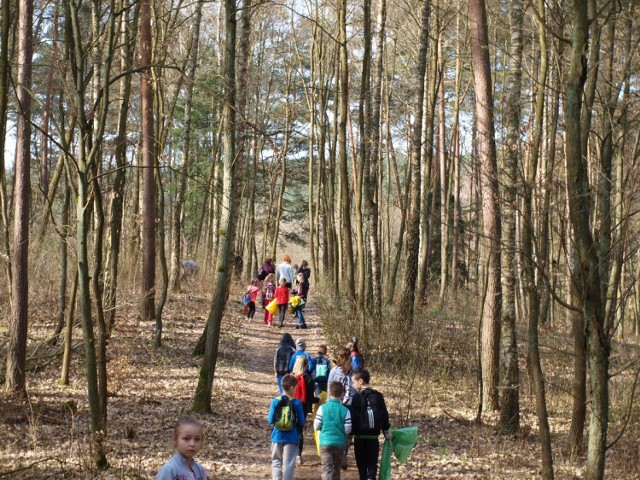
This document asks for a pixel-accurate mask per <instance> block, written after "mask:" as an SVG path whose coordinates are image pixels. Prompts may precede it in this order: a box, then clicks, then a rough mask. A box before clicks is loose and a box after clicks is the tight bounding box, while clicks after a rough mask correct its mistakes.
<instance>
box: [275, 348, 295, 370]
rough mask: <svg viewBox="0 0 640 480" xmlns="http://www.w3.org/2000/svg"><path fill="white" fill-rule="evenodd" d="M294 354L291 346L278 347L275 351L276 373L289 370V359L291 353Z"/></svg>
mask: <svg viewBox="0 0 640 480" xmlns="http://www.w3.org/2000/svg"><path fill="white" fill-rule="evenodd" d="M293 354H294V351H293V348H291V347H279V348H278V351H277V352H276V364H275V367H276V372H278V373H286V372H288V371H289V361H290V360H291V355H293Z"/></svg>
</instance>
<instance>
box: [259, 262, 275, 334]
mask: <svg viewBox="0 0 640 480" xmlns="http://www.w3.org/2000/svg"><path fill="white" fill-rule="evenodd" d="M275 281H276V276H275V274H273V273H270V274H269V275H267V278H265V279H264V285H265V287H264V292H262V298H263V300H264V301H263V302H262V306H263V307H266V306H267V305H269V303H271V301H272V300H273V299H274V298H275V295H276V285H275ZM264 324H265V325H269V326H270V327H272V326H273V315H272V314H271V312H270V311H269V310H267V309H266V308H265V309H264Z"/></svg>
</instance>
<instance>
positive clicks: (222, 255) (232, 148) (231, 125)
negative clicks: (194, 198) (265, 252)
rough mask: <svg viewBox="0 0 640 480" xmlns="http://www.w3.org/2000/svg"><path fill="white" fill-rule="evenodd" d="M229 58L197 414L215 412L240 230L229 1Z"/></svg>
mask: <svg viewBox="0 0 640 480" xmlns="http://www.w3.org/2000/svg"><path fill="white" fill-rule="evenodd" d="M224 6H225V10H224V11H225V25H226V38H225V57H224V74H223V81H224V108H223V119H224V120H223V121H224V123H223V131H224V164H223V167H222V175H223V197H222V198H223V205H222V220H221V222H220V227H221V228H220V230H219V236H220V240H219V243H218V255H217V260H216V271H215V280H214V288H213V291H214V294H213V298H212V300H211V302H212V303H211V310H210V311H209V318H208V319H207V327H206V328H207V337H206V345H205V354H204V358H203V360H202V366H201V367H200V375H199V378H198V386H197V387H196V392H195V396H194V398H193V409H194V410H195V411H197V412H211V396H212V389H213V377H214V374H215V368H216V361H217V358H218V345H219V341H220V327H221V325H222V317H223V314H224V310H225V307H226V304H227V299H228V298H229V286H230V284H231V272H232V265H233V257H232V250H233V244H234V240H235V231H236V214H237V210H238V208H237V203H238V202H237V199H236V195H237V193H236V192H235V191H234V190H236V189H235V188H234V187H235V181H236V169H237V168H238V163H239V162H240V159H239V158H236V138H235V133H236V130H235V128H236V125H235V122H236V110H235V108H236V101H235V87H236V85H235V83H236V78H235V63H236V2H235V0H225V3H224Z"/></svg>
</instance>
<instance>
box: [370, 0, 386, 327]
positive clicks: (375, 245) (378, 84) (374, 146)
mask: <svg viewBox="0 0 640 480" xmlns="http://www.w3.org/2000/svg"><path fill="white" fill-rule="evenodd" d="M386 21H387V2H386V0H380V2H379V5H378V21H377V23H378V36H377V52H376V57H375V63H374V67H373V69H374V71H373V82H374V85H373V98H372V105H371V107H372V113H371V126H370V130H371V133H370V136H371V156H370V165H369V178H368V181H367V182H365V188H366V189H368V192H369V193H368V195H367V198H366V202H367V203H366V205H365V207H366V209H367V225H368V229H369V255H370V257H371V282H372V293H373V303H372V305H371V314H372V316H373V320H374V323H375V324H376V325H377V326H378V327H380V326H381V325H380V322H381V320H382V272H383V269H382V265H381V263H382V262H381V258H380V244H379V238H381V237H380V236H379V234H378V229H379V218H380V214H379V208H380V206H381V205H382V193H381V192H380V193H379V194H378V195H377V196H376V194H375V188H376V186H377V185H378V184H380V185H381V184H382V181H383V180H382V175H381V173H382V161H381V154H380V152H381V141H380V129H381V121H380V108H381V104H382V75H383V70H384V69H383V65H384V55H385V52H386V49H385V41H386V30H385V27H386ZM376 197H377V198H376Z"/></svg>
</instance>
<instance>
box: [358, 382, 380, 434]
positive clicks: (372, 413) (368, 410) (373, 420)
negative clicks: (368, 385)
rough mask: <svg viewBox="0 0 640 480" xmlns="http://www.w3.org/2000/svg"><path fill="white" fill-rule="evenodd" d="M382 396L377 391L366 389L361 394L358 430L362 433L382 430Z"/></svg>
mask: <svg viewBox="0 0 640 480" xmlns="http://www.w3.org/2000/svg"><path fill="white" fill-rule="evenodd" d="M379 397H380V394H379V393H378V392H376V391H375V390H371V389H366V390H363V391H362V392H361V393H360V399H359V400H360V402H359V405H358V411H357V412H356V415H357V416H358V429H359V431H360V432H367V431H371V430H372V431H376V432H379V431H380V430H381V429H382V408H381V406H380V403H379V402H380V398H379Z"/></svg>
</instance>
